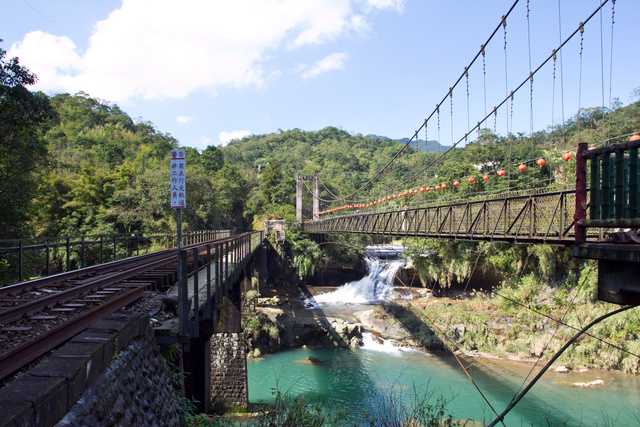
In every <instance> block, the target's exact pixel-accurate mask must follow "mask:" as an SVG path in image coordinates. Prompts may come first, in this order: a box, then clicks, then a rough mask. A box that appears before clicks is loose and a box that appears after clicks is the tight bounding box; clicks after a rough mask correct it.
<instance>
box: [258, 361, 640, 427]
mask: <svg viewBox="0 0 640 427" xmlns="http://www.w3.org/2000/svg"><path fill="white" fill-rule="evenodd" d="M309 356H314V357H317V358H320V359H323V360H325V361H326V363H324V364H311V363H310V362H308V360H307V359H308V358H309ZM465 364H466V366H468V365H471V367H470V368H469V374H470V375H471V377H472V378H473V379H474V380H475V382H476V383H477V384H478V386H479V388H480V389H481V390H482V392H483V393H484V394H485V396H486V397H487V399H488V400H489V402H490V404H491V405H492V406H493V408H494V409H495V410H496V412H498V413H501V412H502V411H503V410H504V408H505V407H506V406H507V405H508V404H509V402H510V401H511V399H512V398H513V396H514V395H516V394H517V393H518V391H519V390H520V387H521V385H522V383H523V381H524V379H525V377H526V376H527V374H528V373H529V371H530V370H531V366H529V365H526V364H521V363H515V362H505V361H495V360H487V359H466V360H465ZM247 368H248V375H249V401H250V402H252V403H258V402H273V394H272V390H273V389H274V388H275V387H276V386H277V387H278V388H279V389H280V390H281V391H282V392H286V391H288V390H289V391H290V393H291V394H292V395H297V394H306V393H312V392H318V393H321V394H322V395H323V396H325V397H326V398H328V399H329V400H330V401H333V402H335V404H336V405H337V406H339V407H341V408H348V410H349V412H350V413H351V414H352V417H353V420H354V424H356V423H357V420H358V419H359V414H361V413H362V411H363V410H366V409H368V408H369V405H371V403H370V399H369V397H370V396H372V395H373V394H375V393H379V392H384V391H385V390H389V389H390V388H393V389H394V390H395V391H396V392H404V393H405V395H406V394H407V392H408V391H409V390H410V388H411V386H412V383H413V384H415V385H416V386H418V387H419V388H423V389H424V388H426V387H428V388H429V390H431V391H434V392H435V396H440V395H442V396H443V397H445V398H447V399H449V398H451V399H452V400H451V401H450V402H449V403H448V404H447V406H446V411H447V414H451V415H452V416H453V418H455V419H472V420H475V421H484V422H487V423H488V422H490V421H492V420H493V419H494V418H495V415H494V413H493V411H492V410H491V409H490V408H489V406H488V405H487V404H486V403H484V401H483V400H482V397H481V396H480V394H479V392H478V391H477V390H476V389H475V387H474V386H473V384H472V383H471V382H470V381H469V379H468V378H467V376H466V375H465V373H464V371H463V370H462V369H461V368H460V366H459V365H458V364H457V362H456V361H455V359H454V358H453V357H449V356H441V355H438V356H426V355H424V354H423V353H420V352H417V351H411V352H399V351H397V352H392V353H389V352H383V351H375V350H363V349H356V350H352V349H336V350H328V349H321V350H309V349H296V350H286V351H282V352H279V353H276V354H273V355H269V356H266V357H263V358H258V359H250V360H248V361H247ZM536 373H537V371H535V372H534V373H533V374H531V376H530V379H531V378H532V377H533V376H535V374H536ZM597 379H602V380H603V381H604V385H600V386H595V387H591V388H582V387H576V386H574V385H572V383H576V382H582V383H588V382H591V381H594V380H597ZM639 420H640V377H638V376H632V375H624V374H619V373H611V372H606V371H596V370H590V371H587V372H585V373H576V372H570V373H568V374H560V373H556V372H555V371H550V372H547V373H546V374H545V375H544V376H543V377H542V379H541V380H540V381H538V383H537V384H536V385H535V386H534V387H533V389H532V390H531V391H530V392H529V393H528V394H527V395H526V396H525V397H524V398H523V399H522V400H521V401H520V403H518V405H516V407H515V408H514V409H513V410H512V411H511V412H510V414H509V415H508V416H507V418H506V420H505V424H506V425H507V426H549V425H553V426H556V425H567V426H579V425H582V426H613V425H616V426H636V425H640V421H639Z"/></svg>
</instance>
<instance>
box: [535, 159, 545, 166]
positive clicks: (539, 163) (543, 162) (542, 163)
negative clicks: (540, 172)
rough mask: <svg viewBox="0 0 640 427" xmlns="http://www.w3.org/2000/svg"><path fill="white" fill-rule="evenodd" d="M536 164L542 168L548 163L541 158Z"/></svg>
mask: <svg viewBox="0 0 640 427" xmlns="http://www.w3.org/2000/svg"><path fill="white" fill-rule="evenodd" d="M536 164H537V165H538V166H540V167H543V166H544V165H545V164H546V162H545V161H544V159H543V158H542V157H540V158H539V159H538V160H536Z"/></svg>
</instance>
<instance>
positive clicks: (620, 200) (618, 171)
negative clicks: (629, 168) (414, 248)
mask: <svg viewBox="0 0 640 427" xmlns="http://www.w3.org/2000/svg"><path fill="white" fill-rule="evenodd" d="M614 169H615V173H614V180H615V181H614V182H615V200H614V202H613V203H614V206H615V212H614V214H615V219H622V213H623V210H624V184H625V182H624V151H622V150H616V158H615V163H614Z"/></svg>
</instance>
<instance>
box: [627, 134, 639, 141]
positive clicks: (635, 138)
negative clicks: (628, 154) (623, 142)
mask: <svg viewBox="0 0 640 427" xmlns="http://www.w3.org/2000/svg"><path fill="white" fill-rule="evenodd" d="M639 139H640V135H638V134H637V133H634V134H633V135H631V138H629V141H637V140H639Z"/></svg>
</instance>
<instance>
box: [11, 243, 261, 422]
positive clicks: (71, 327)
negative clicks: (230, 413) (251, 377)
mask: <svg viewBox="0 0 640 427" xmlns="http://www.w3.org/2000/svg"><path fill="white" fill-rule="evenodd" d="M166 238H167V236H156V239H157V240H163V239H166ZM264 238H265V235H264V232H245V233H239V234H233V233H232V232H230V231H225V232H196V233H188V234H186V235H185V236H183V242H182V245H177V246H180V247H181V249H176V247H173V248H169V249H163V250H149V251H148V253H143V254H139V255H135V254H136V253H137V252H139V249H140V248H137V249H138V250H136V251H134V253H133V255H135V256H132V257H126V258H124V259H113V260H111V261H109V262H106V263H101V264H98V265H95V266H86V267H84V268H79V269H72V270H69V271H63V272H61V273H57V274H53V275H50V276H45V277H42V278H40V279H35V280H31V281H27V282H22V283H18V284H15V285H9V286H4V287H2V288H0V301H1V302H2V305H1V306H0V334H2V335H3V337H4V339H3V348H2V350H1V351H0V380H1V381H2V382H3V386H2V387H1V388H0V411H1V412H2V414H3V416H2V420H0V426H5V425H6V426H13V425H43V426H48V425H55V424H56V423H57V422H58V421H59V420H61V419H63V422H67V423H69V424H64V423H63V424H62V425H78V424H82V425H86V423H89V424H95V425H98V424H103V423H106V422H115V423H116V424H117V423H125V424H126V423H130V424H131V425H143V424H144V425H159V424H162V423H164V422H165V421H166V420H163V418H164V417H167V416H169V417H176V416H177V412H178V411H177V406H176V404H175V401H174V400H173V399H174V396H173V393H172V392H171V389H170V384H169V383H170V381H171V380H170V379H171V375H170V373H169V371H170V370H176V371H179V372H184V373H185V376H184V383H183V388H184V395H185V396H190V397H193V398H195V399H196V401H197V402H199V403H198V405H199V406H200V409H201V410H202V411H204V412H209V413H211V412H213V410H214V409H227V408H231V407H245V408H246V406H247V402H248V391H247V377H246V359H245V343H244V337H243V336H242V334H241V324H240V321H241V311H242V305H243V302H242V295H243V294H244V292H246V291H248V290H250V289H251V288H252V286H253V287H256V286H258V285H259V284H260V283H264V282H265V280H266V274H267V247H266V246H265V245H264ZM91 240H93V243H94V246H95V247H97V246H98V243H96V242H97V241H98V240H99V241H100V242H101V243H102V244H101V245H100V255H99V256H98V255H96V254H95V253H94V254H93V258H94V260H102V261H104V258H103V254H102V252H105V256H106V257H107V258H108V256H113V258H116V255H117V254H118V253H119V250H118V247H115V246H116V245H117V239H116V238H114V239H103V238H100V239H98V238H96V237H94V238H93V239H92V238H86V237H85V238H83V239H82V242H83V243H85V244H87V242H89V241H91ZM105 240H106V241H107V242H116V243H114V248H113V250H112V248H109V247H108V245H105V244H104V241H105ZM141 240H142V242H143V244H142V245H141V246H142V249H143V252H145V249H151V248H154V249H155V248H156V245H155V244H154V243H153V242H151V241H150V239H147V238H145V239H141ZM21 243H22V242H21ZM138 243H140V242H138ZM165 243H168V244H169V245H171V241H170V239H169V241H168V242H167V241H165ZM174 243H175V242H174ZM124 244H130V242H129V243H124ZM57 246H61V247H62V248H64V249H65V250H66V249H71V247H72V243H71V241H70V240H67V241H66V242H63V243H61V244H60V243H55V242H48V243H47V244H45V245H41V244H32V245H25V244H20V245H18V246H13V247H5V248H2V249H1V250H2V252H3V253H4V255H5V257H6V256H7V255H10V254H18V253H23V254H24V253H28V254H29V256H26V257H24V258H27V259H32V260H33V259H37V258H40V257H38V256H36V255H35V253H36V252H37V253H39V254H40V256H42V257H45V258H47V261H46V263H45V262H43V261H44V259H41V262H40V264H41V265H44V264H46V265H47V268H48V266H49V261H50V259H49V257H52V258H54V259H56V258H59V257H55V256H53V253H54V252H55V250H56V249H57ZM90 247H91V245H89V246H82V248H81V249H80V251H81V252H83V253H84V252H86V251H88V250H89V248H90ZM66 253H68V252H66ZM58 255H60V254H58ZM63 259H64V256H63ZM83 262H85V261H83ZM86 262H88V260H87V261H86ZM22 268H26V269H28V266H27V265H22V264H21V267H20V269H22ZM145 295H147V296H149V295H151V296H154V295H155V296H156V297H155V298H156V299H155V300H151V302H145V301H147V300H146V299H145ZM162 295H164V298H162V299H158V297H157V296H162ZM154 303H155V304H154ZM139 304H142V305H139ZM150 310H152V311H151V313H150V312H149V311H150ZM160 348H165V349H170V348H173V349H175V350H174V351H172V352H170V353H172V354H174V356H176V358H175V360H173V363H174V366H172V367H167V366H165V362H164V361H163V360H162V359H160V358H159V355H158V351H159V349H160ZM165 353H166V351H165ZM169 359H171V357H169ZM120 365H122V366H120ZM109 366H117V367H118V369H111V370H109V369H107V368H108V367H109ZM171 402H173V404H172V403H171ZM214 406H215V408H214ZM96 417H98V418H96ZM109 417H115V418H114V420H111V421H109V420H108V418H109ZM172 419H173V418H172Z"/></svg>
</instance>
